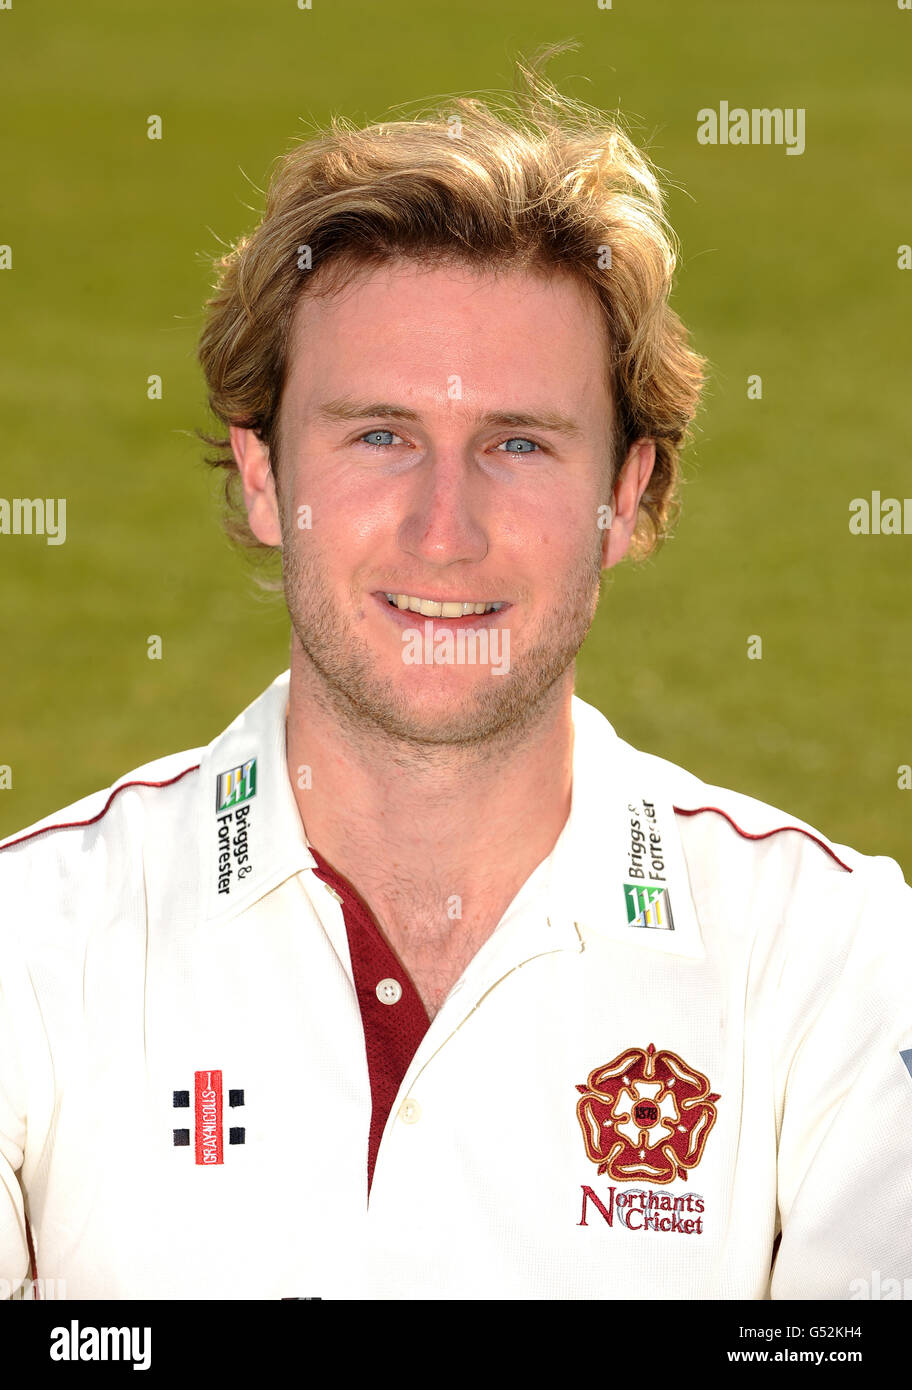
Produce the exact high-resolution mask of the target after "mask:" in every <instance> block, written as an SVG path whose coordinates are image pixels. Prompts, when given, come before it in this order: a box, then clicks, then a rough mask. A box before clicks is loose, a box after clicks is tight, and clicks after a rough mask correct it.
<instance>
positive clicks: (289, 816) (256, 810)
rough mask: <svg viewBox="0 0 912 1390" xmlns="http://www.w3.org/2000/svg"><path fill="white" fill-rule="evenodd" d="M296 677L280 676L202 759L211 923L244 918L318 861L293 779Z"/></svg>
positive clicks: (202, 826)
mask: <svg viewBox="0 0 912 1390" xmlns="http://www.w3.org/2000/svg"><path fill="white" fill-rule="evenodd" d="M289 675H290V673H289V672H288V671H283V672H282V674H281V675H280V676H277V677H276V679H275V680H274V681H273V682H272V684H271V685H270V686H268V687H267V689H266V690H264V691H263V693H262V695H260V696H259V697H258V698H257V699H256V700H254V701H253V703H252V704H251V705H248V707H247V709H245V710H244V711H243V713H241V714H239V715H238V717H237V719H235V720H234V722H233V723H232V724H230V725H229V726H228V728H227V729H226V730H225V731H224V733H221V734H219V736H218V738H216V739H213V741H212V743H210V744H209V746H208V748H207V749H206V750H205V752H204V754H203V757H202V759H201V760H200V789H199V798H200V800H199V806H198V817H199V821H198V824H199V846H200V882H201V883H202V887H203V902H204V904H205V915H206V920H207V921H209V920H228V919H229V918H231V917H234V916H236V915H237V913H239V912H242V911H243V910H244V909H245V908H248V907H250V906H251V904H252V903H254V902H256V901H257V899H258V898H261V897H263V896H264V894H266V893H268V892H270V891H271V890H272V889H273V888H276V887H278V885H279V884H280V883H283V882H284V881H285V879H287V878H291V877H292V876H293V875H294V874H297V873H299V872H300V871H301V870H302V869H312V868H313V867H314V864H315V862H316V861H315V860H314V857H313V855H312V854H311V853H310V850H309V849H308V847H307V836H306V835H305V834H304V826H303V824H302V823H301V817H300V815H299V813H298V808H297V804H296V802H295V797H294V792H293V790H292V787H291V783H290V782H289V780H288V767H287V762H286V754H285V714H286V710H287V708H288V682H289ZM220 890H221V891H220Z"/></svg>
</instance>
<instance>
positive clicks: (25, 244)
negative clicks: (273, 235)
mask: <svg viewBox="0 0 912 1390" xmlns="http://www.w3.org/2000/svg"><path fill="white" fill-rule="evenodd" d="M567 38H574V39H577V40H578V41H579V42H580V45H581V46H580V48H579V49H577V51H576V52H572V53H565V54H563V55H561V56H560V57H559V58H558V59H557V60H556V61H555V62H553V63H552V65H551V67H550V68H549V75H550V76H551V78H552V79H553V80H554V81H555V82H556V83H557V85H558V86H559V87H560V88H561V89H562V90H563V91H565V92H566V93H568V94H569V95H571V96H575V97H578V98H581V99H583V100H585V101H589V102H592V103H593V104H595V105H597V106H600V107H603V108H605V109H607V110H614V109H615V108H618V107H619V108H620V110H621V112H622V114H623V115H624V117H625V118H626V119H627V120H628V121H629V122H630V128H631V131H632V133H633V134H634V135H635V136H636V137H637V138H638V140H639V141H640V142H641V143H643V144H644V145H645V146H646V148H647V150H648V152H649V154H650V155H651V157H652V158H653V159H654V160H655V161H656V162H657V163H658V164H659V165H660V166H661V168H662V169H664V170H665V171H666V172H667V176H668V181H669V182H670V184H671V187H670V189H669V214H670V217H671V220H672V223H673V225H674V226H675V228H676V230H677V232H678V235H679V237H680V239H681V243H682V257H681V262H680V265H679V270H678V281H677V288H676V291H675V295H674V299H673V303H674V306H675V308H676V309H677V310H678V312H679V313H680V314H681V315H682V317H683V318H684V321H685V322H686V323H687V324H688V325H689V327H690V328H691V331H692V334H693V340H694V343H695V346H696V347H697V348H698V350H699V351H701V352H703V353H704V354H705V355H706V356H707V357H708V358H709V359H710V361H711V364H712V373H711V378H710V383H709V387H708V391H707V396H706V400H705V404H704V407H703V410H702V412H701V414H700V417H699V420H698V427H699V428H698V432H697V435H696V437H695V442H694V444H693V445H692V446H691V448H690V450H689V451H688V454H687V456H686V463H685V469H686V476H687V483H686V486H685V489H684V508H683V513H682V518H681V521H680V524H679V527H678V532H677V535H676V537H675V538H674V539H673V540H672V541H671V542H670V543H669V544H668V545H666V546H665V547H664V549H663V550H662V551H660V552H659V554H658V556H657V557H656V558H655V559H654V560H652V561H650V562H648V563H646V564H645V565H642V566H640V567H632V566H628V565H625V566H623V567H622V568H621V569H620V570H615V571H614V572H613V573H612V575H611V576H610V577H609V578H607V579H606V582H605V586H604V596H603V600H602V604H601V606H600V610H599V616H598V618H597V621H596V624H595V626H594V628H593V631H592V633H591V635H590V637H589V639H588V640H587V643H586V646H585V647H584V649H583V652H582V653H581V656H580V660H579V665H578V683H577V691H578V693H579V694H580V695H581V696H582V697H583V698H584V699H586V700H589V701H590V702H592V703H593V704H596V705H598V706H599V707H600V708H601V709H602V710H604V712H605V713H606V714H607V715H608V717H609V719H611V721H612V723H613V724H614V725H615V727H616V728H617V730H618V731H619V733H621V735H622V736H623V737H625V738H627V739H629V740H630V741H631V742H633V743H635V744H637V745H638V746H640V747H644V748H646V749H649V750H650V751H652V752H656V753H659V754H661V755H662V756H663V757H666V758H670V759H672V760H673V761H675V762H678V763H681V764H682V765H683V766H685V767H687V768H689V769H691V770H692V771H694V772H695V773H697V774H698V775H699V776H701V777H703V778H705V779H706V780H708V781H710V782H716V783H720V784H722V785H726V786H732V787H735V788H736V789H738V790H740V791H744V792H747V793H749V794H750V795H753V796H756V797H759V798H761V799H763V800H766V801H770V802H772V803H773V804H775V805H778V806H780V807H782V808H783V809H785V810H786V811H788V812H789V813H791V814H793V815H796V816H799V817H801V818H803V819H805V820H807V821H810V822H811V823H812V824H814V825H816V826H818V827H819V828H820V829H821V830H822V831H824V833H825V834H827V835H828V836H830V837H831V838H832V839H834V840H836V841H838V842H841V843H848V844H851V845H854V846H855V847H856V848H858V849H860V850H862V851H864V852H866V853H870V854H889V855H891V856H893V857H895V858H897V859H898V860H899V861H900V863H901V864H902V865H903V867H904V869H905V872H906V876H907V877H910V876H912V845H910V838H909V831H910V825H912V815H910V812H912V792H908V791H906V792H904V791H901V790H900V789H899V788H898V785H897V777H898V771H897V769H898V767H899V766H900V765H901V764H906V763H912V720H910V673H912V644H910V635H909V632H910V622H909V617H910V598H912V583H910V573H912V537H889V536H880V537H875V536H868V537H863V536H858V537H856V536H851V535H850V534H849V530H848V508H849V502H850V500H851V499H852V498H853V497H858V496H869V495H870V493H871V491H872V490H873V489H878V490H880V492H881V493H882V494H883V495H884V496H894V497H904V496H907V495H912V475H910V474H912V471H910V465H909V452H910V450H909V433H910V430H909V425H910V392H909V357H908V341H909V336H908V325H909V298H910V284H912V277H910V274H909V273H908V272H906V273H903V272H902V271H900V270H899V269H898V268H897V247H898V246H899V245H900V244H901V243H904V242H909V241H910V240H912V198H910V188H912V179H910V173H912V169H910V164H912V138H910V135H912V132H910V85H909V74H910V53H912V14H910V13H904V12H902V11H900V10H898V9H897V7H896V6H895V5H892V4H891V3H883V4H877V3H866V0H803V2H802V3H795V0H768V3H766V4H764V5H763V6H750V7H739V6H733V5H731V4H730V3H726V2H724V0H718V2H716V3H709V2H708V0H702V3H692V4H681V3H680V0H635V2H634V0H630V2H629V3H623V0H615V6H614V8H613V9H611V10H599V9H598V8H597V7H596V5H595V4H594V3H586V4H578V5H574V4H570V5H566V4H565V5H561V6H556V5H549V4H545V3H542V0H523V3H519V2H518V0H511V2H510V3H501V4H499V5H497V6H496V7H492V6H491V5H490V4H488V3H479V0H466V3H463V4H461V5H460V6H459V7H458V8H456V9H452V8H438V7H434V8H432V7H429V6H427V7H425V6H417V5H413V4H404V3H401V0H390V2H389V3H386V4H384V5H382V6H381V5H376V4H371V3H365V0H356V2H355V3H351V0H345V2H343V3H340V4H336V5H334V6H328V5H327V6H324V5H323V4H322V3H321V0H314V7H313V9H312V10H309V11H308V10H303V11H302V10H298V9H297V8H296V6H295V4H294V3H293V0H284V3H281V4H278V3H265V4H252V3H238V0H220V3H218V4H216V3H214V0H197V3H195V4H194V5H193V6H192V7H188V6H184V5H180V4H177V3H158V2H157V3H155V4H152V3H149V0H139V3H131V4H130V6H129V7H122V8H119V7H117V6H115V5H113V4H110V3H109V4H102V3H98V0H85V2H84V3H82V4H80V5H79V6H73V5H70V4H66V3H63V0H50V2H49V3H47V4H44V5H43V6H41V7H35V8H32V9H30V8H28V7H27V6H26V5H25V4H20V3H19V0H16V3H15V5H14V6H13V7H12V9H10V10H9V11H6V12H0V79H2V80H0V89H2V98H0V103H2V105H0V109H2V111H3V130H4V138H3V142H2V151H0V169H2V177H3V185H2V207H0V243H5V244H9V245H10V246H11V247H12V248H13V268H12V270H9V271H6V272H4V273H3V274H2V275H0V313H2V323H3V334H2V346H0V354H2V357H0V360H2V371H0V412H2V414H0V419H2V424H3V438H4V443H5V448H4V457H3V461H2V473H0V477H2V483H0V495H2V496H3V497H7V498H12V497H34V496H42V497H60V496H64V497H66V498H67V501H68V518H67V526H68V536H67V541H66V544H65V545H62V546H57V547H54V546H47V545H46V544H45V543H44V541H43V540H39V539H36V538H27V537H3V536H0V585H2V604H0V624H2V627H0V641H2V662H3V664H2V673H3V674H2V698H0V763H3V764H9V765H10V766H11V767H12V773H13V785H12V788H11V789H9V790H5V791H3V792H2V794H0V835H8V834H10V833H12V832H13V831H15V830H17V829H19V828H21V827H23V826H25V825H27V824H29V823H31V822H32V821H34V820H36V819H37V818H39V817H41V816H43V815H46V814H48V813H50V812H52V811H54V810H56V809H57V808H59V807H62V806H64V805H66V804H67V803H68V802H70V801H73V800H75V799H76V798H78V797H80V796H83V795H85V794H87V793H88V792H90V791H94V790H96V789H97V788H99V787H103V786H106V785H107V784H109V783H110V782H111V781H113V780H114V779H115V778H117V777H118V776H120V775H121V774H123V773H125V772H127V771H129V770H130V769H131V768H133V767H135V766H137V765H139V764H141V763H143V762H146V761H148V760H149V759H151V758H155V757H157V756H159V755H161V754H164V753H170V752H174V751H177V750H179V749H182V748H188V747H193V746H196V745H198V744H202V743H206V742H208V741H209V740H210V739H211V738H212V737H213V736H214V735H215V734H216V733H217V732H218V731H219V730H220V729H221V728H222V727H223V726H224V725H225V724H227V723H228V722H229V721H230V719H232V718H233V717H234V715H235V714H236V713H237V712H239V710H240V709H241V708H242V707H243V706H244V705H245V704H247V703H248V702H249V701H250V700H251V699H252V698H253V697H254V696H255V695H256V694H257V693H258V692H259V691H260V690H261V689H262V688H263V687H264V686H265V685H266V684H267V683H268V682H269V681H270V680H271V679H272V678H273V676H274V675H275V674H276V673H277V672H278V671H279V670H281V669H283V668H284V666H285V665H287V634H288V624H287V618H286V617H285V613H284V608H283V607H282V606H281V600H278V599H264V598H263V597H261V596H260V595H259V594H258V593H257V592H256V591H255V590H254V588H253V585H252V583H251V580H250V576H249V571H248V569H247V566H246V563H245V561H244V560H243V559H241V558H240V557H238V556H236V555H235V554H233V552H232V551H231V550H230V548H229V546H228V543H227V542H226V541H225V540H224V539H223V537H222V534H221V531H220V528H219V525H218V520H217V516H218V506H217V501H216V488H215V485H214V484H213V481H212V480H211V479H210V478H209V474H208V470H206V469H205V467H204V466H203V465H202V463H201V462H200V458H201V452H202V450H201V446H200V445H199V443H198V442H197V441H196V440H195V438H194V437H193V435H192V431H193V429H194V428H195V427H201V428H208V427H211V421H210V420H209V417H208V415H207V413H206V410H205V391H204V387H203V381H202V376H201V374H200V372H199V369H198V367H197V365H196V361H195V344H196V337H197V334H198V331H199V327H200V323H201V318H202V314H201V306H202V304H203V301H204V300H205V298H206V296H207V294H208V293H209V282H210V272H209V266H208V263H207V261H208V258H210V257H211V256H213V255H214V254H216V253H217V251H218V250H219V245H220V241H221V242H226V243H227V242H229V241H231V240H232V239H234V238H235V237H236V236H238V235H239V234H240V233H241V232H243V231H245V230H247V229H249V228H250V227H251V226H252V225H253V224H254V222H255V221H256V220H257V217H258V215H259V212H260V211H261V208H262V201H263V200H262V190H263V189H264V188H265V184H266V180H267V177H268V173H269V169H270V166H271V164H272V162H273V160H274V159H275V158H276V157H277V156H279V155H280V154H282V153H283V152H284V151H285V150H286V149H287V148H288V147H289V145H290V143H291V141H292V140H293V139H294V138H295V137H300V136H302V135H304V134H306V132H307V130H308V129H309V128H311V126H312V125H313V124H314V123H317V124H319V123H322V122H324V121H325V120H326V119H327V118H328V116H329V114H330V113H331V112H333V111H336V112H340V113H343V114H344V115H346V116H347V117H349V118H350V119H352V120H354V121H356V122H358V123H361V122H363V121H365V120H368V119H370V120H374V119H379V118H380V117H382V116H384V115H385V114H387V112H388V110H389V108H390V107H391V106H393V105H394V104H397V103H412V102H415V101H418V100H420V99H424V98H427V99H428V100H429V101H430V100H432V99H433V98H435V97H438V96H444V95H445V94H448V93H456V92H462V91H475V92H479V91H481V92H483V91H485V90H489V89H492V88H496V89H501V90H503V89H509V87H510V86H511V82H512V59H513V57H514V56H515V55H516V54H518V53H522V54H530V53H531V52H532V51H533V50H534V49H535V48H536V47H537V46H538V45H539V44H541V43H544V42H553V41H556V40H562V39H567ZM723 99H724V100H727V101H728V102H729V103H730V104H731V105H732V106H735V105H740V106H745V107H748V108H750V107H755V106H756V107H783V108H787V107H791V108H797V107H804V108H805V109H806V112H807V116H806V122H807V127H806V139H807V149H806V152H805V153H804V154H803V155H801V156H800V157H795V156H787V155H786V152H785V149H784V147H782V146H779V147H776V146H769V147H753V146H748V147H736V146H728V147H723V146H716V147H704V146H701V145H699V144H698V143H697V140H696V127H697V112H698V110H699V109H700V108H702V107H707V106H709V107H714V108H716V109H718V105H719V102H720V101H721V100H723ZM153 113H154V114H157V115H160V116H161V117H162V120H163V123H164V139H163V140H161V141H150V140H148V139H147V138H146V120H147V117H148V116H149V115H151V114H153ZM152 373H158V374H160V375H161V376H162V378H163V382H164V394H163V399H162V400H160V401H149V400H148V399H147V396H146V389H147V388H146V379H147V377H148V376H149V375H150V374H152ZM753 373H759V374H760V375H761V376H762V379H763V399H762V400H761V401H751V400H748V398H747V378H748V376H749V375H750V374H753ZM153 633H154V634H159V635H160V636H161V637H162V639H163V651H164V659H163V660H162V661H149V660H148V659H147V656H146V639H147V637H148V636H149V635H150V634H153ZM752 634H759V635H760V636H762V639H763V659H762V661H749V660H748V659H747V639H748V637H749V636H750V635H752Z"/></svg>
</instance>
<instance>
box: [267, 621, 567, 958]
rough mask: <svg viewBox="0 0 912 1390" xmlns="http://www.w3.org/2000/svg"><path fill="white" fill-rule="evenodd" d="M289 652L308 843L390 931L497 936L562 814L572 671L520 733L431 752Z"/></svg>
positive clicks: (292, 745) (295, 756)
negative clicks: (306, 775)
mask: <svg viewBox="0 0 912 1390" xmlns="http://www.w3.org/2000/svg"><path fill="white" fill-rule="evenodd" d="M296 646H297V644H295V647H293V650H292V669H291V680H290V687H289V701H288V717H287V731H286V739H287V755H288V771H289V778H290V781H291V786H292V789H293V791H294V794H295V798H296V801H297V805H298V810H299V812H300V815H301V819H302V821H303V823H304V828H305V831H306V833H307V837H308V839H309V840H310V842H311V843H312V844H313V845H314V846H315V847H316V848H317V849H318V850H319V852H320V854H322V855H323V857H324V858H325V859H327V860H328V861H329V863H330V864H331V865H332V866H333V867H334V868H335V869H336V870H337V871H338V872H339V873H340V874H342V875H343V876H344V877H345V878H347V879H348V880H349V881H350V882H351V883H352V885H353V886H354V887H355V888H356V889H357V890H358V892H359V893H360V894H361V895H362V896H363V897H364V898H365V899H366V901H367V902H368V903H369V904H370V906H371V908H372V909H373V911H374V912H375V914H376V915H377V917H378V918H379V920H380V921H381V924H383V925H384V926H385V927H386V928H387V930H388V932H389V934H390V935H396V933H397V929H399V928H401V929H402V930H403V931H406V932H408V931H409V924H410V925H411V929H412V930H414V926H415V922H416V921H417V920H418V919H419V918H423V920H424V928H423V931H424V934H425V935H426V936H428V937H430V936H439V938H440V939H441V940H442V939H444V938H445V937H447V936H450V935H452V934H453V931H454V929H455V928H460V926H461V925H462V927H463V928H464V929H466V930H468V928H469V924H471V930H472V931H473V932H474V933H476V934H478V935H481V936H483V935H484V934H485V931H487V932H488V933H490V931H493V929H494V927H496V925H497V922H498V921H499V919H500V916H501V915H502V914H503V912H504V911H505V910H506V908H507V907H508V906H509V904H510V902H511V901H512V899H513V898H514V897H515V895H516V893H517V892H518V890H519V888H520V887H521V886H522V884H523V883H524V882H525V880H526V879H527V878H528V877H529V874H530V873H531V872H532V871H533V869H535V868H536V866H537V865H538V864H539V863H541V861H542V860H543V859H545V858H546V857H547V855H548V854H549V853H550V852H551V850H552V848H553V847H554V844H555V841H556V840H557V838H558V836H559V834H560V832H561V829H562V828H563V825H564V823H565V821H566V819H567V816H568V814H569V811H570V799H571V781H572V747H573V725H572V718H571V705H570V701H571V697H572V694H573V668H572V667H571V668H570V669H569V670H568V672H567V673H566V676H565V677H563V678H561V679H560V680H558V681H557V682H555V684H554V685H553V686H552V687H551V689H550V690H549V691H548V692H547V694H546V697H545V698H544V700H543V701H542V703H541V705H540V707H537V708H535V709H534V710H532V711H524V717H523V721H522V724H521V726H519V725H516V726H510V727H509V728H507V729H503V730H500V731H498V732H497V733H496V734H492V735H491V736H490V737H488V738H485V739H483V740H480V741H479V742H476V743H472V744H464V745H453V744H449V745H447V744H438V745H428V744H427V743H426V742H418V741H414V742H410V741H409V740H408V739H406V738H403V737H401V736H399V735H395V734H393V733H391V732H389V731H387V730H385V729H383V728H381V727H379V726H378V725H377V724H376V723H375V722H373V721H371V720H370V719H368V718H366V717H364V716H363V715H361V714H359V712H358V711H357V710H355V709H353V708H352V707H351V706H350V705H348V704H347V702H346V701H345V700H344V698H343V697H342V696H341V694H340V693H338V692H335V691H334V692H332V694H330V693H329V692H328V691H327V688H326V685H325V682H324V681H323V678H322V677H321V676H320V675H319V673H318V672H316V671H315V670H314V668H313V666H312V665H311V663H310V662H309V660H308V659H307V658H306V656H305V655H304V654H303V653H302V652H300V650H299V649H297V650H296ZM302 766H306V767H308V768H309V769H310V785H309V788H308V789H307V790H303V789H302V788H301V787H300V786H299V778H300V772H299V769H300V768H301V767H302ZM422 909H423V911H422ZM492 917H494V919H495V920H490V919H491V918H492Z"/></svg>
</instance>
